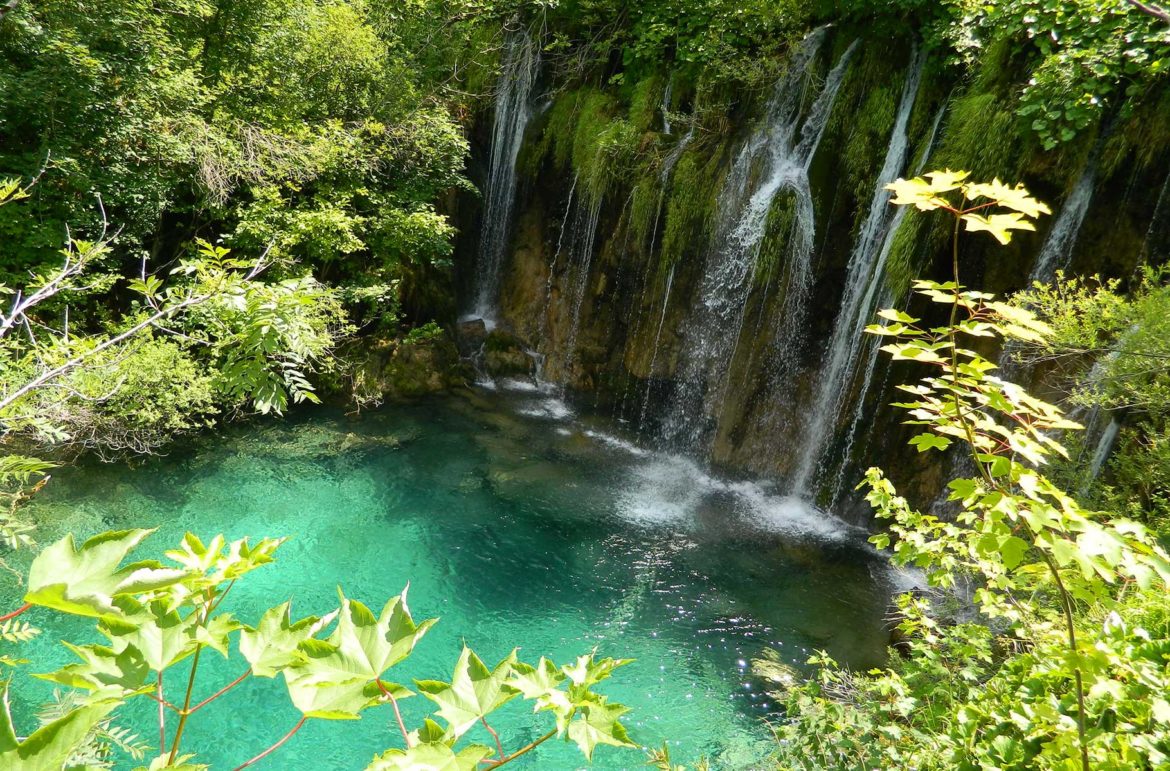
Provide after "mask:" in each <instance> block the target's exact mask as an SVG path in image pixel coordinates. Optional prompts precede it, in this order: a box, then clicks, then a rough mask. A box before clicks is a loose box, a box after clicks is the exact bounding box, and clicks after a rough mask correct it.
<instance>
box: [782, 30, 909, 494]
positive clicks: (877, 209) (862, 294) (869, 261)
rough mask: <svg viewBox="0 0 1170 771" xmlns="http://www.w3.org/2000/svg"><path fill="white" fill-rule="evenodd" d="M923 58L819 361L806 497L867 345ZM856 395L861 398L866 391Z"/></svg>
mask: <svg viewBox="0 0 1170 771" xmlns="http://www.w3.org/2000/svg"><path fill="white" fill-rule="evenodd" d="M924 62H925V56H924V55H923V54H922V52H921V51H920V50H918V49H917V48H916V49H915V51H914V53H913V54H912V55H911V59H910V68H909V71H908V73H907V75H906V82H905V84H904V85H903V87H902V97H901V100H900V102H899V105H898V113H897V117H896V118H895V119H894V128H893V131H892V133H891V135H890V143H889V146H888V148H887V150H886V158H885V161H884V162H883V164H882V169H881V172H880V173H879V175H878V178H877V182H876V183H875V185H874V193H873V198H872V200H871V201H870V205H869V212H868V213H867V214H866V217H865V221H864V222H863V223H862V226H861V231H860V233H859V234H858V237H857V241H856V243H855V244H854V247H853V252H852V254H851V255H850V256H849V262H848V265H847V267H846V276H845V292H844V295H843V296H842V298H841V307H840V310H839V311H838V313H837V320H836V322H835V324H834V325H833V334H832V336H831V338H830V341H829V346H828V349H827V353H826V356H825V358H824V360H823V363H822V365H821V369H820V375H819V378H818V389H817V392H816V398H815V400H814V402H813V405H812V408H811V410H809V411H808V412H807V413H806V415H807V419H806V421H805V425H804V427H803V429H802V430H801V435H802V442H803V448H802V449H803V454H802V456H801V458H800V462H799V463H798V465H797V466H796V470H795V472H794V474H793V477H792V480H791V483H790V485H791V491H792V492H793V494H795V495H800V496H807V495H808V494H809V493H810V492H815V491H812V490H810V489H809V488H810V485H812V484H814V483H815V482H817V481H818V475H819V474H820V473H821V472H822V470H823V465H824V462H825V458H824V455H825V454H826V450H827V448H829V447H830V445H831V444H832V442H831V440H832V438H833V434H834V427H835V426H836V423H837V422H838V419H839V418H840V416H841V413H842V411H843V410H844V408H845V407H846V406H847V405H848V401H849V393H850V391H851V389H850V387H849V385H850V383H851V382H852V380H853V377H854V375H855V368H856V365H857V362H858V361H859V360H860V358H861V356H860V354H861V348H862V347H863V346H864V345H865V335H864V330H865V327H866V325H867V324H869V323H870V320H871V319H872V318H873V314H874V311H875V308H874V305H875V302H876V300H877V292H878V288H879V287H880V286H881V285H882V284H883V282H884V273H885V258H886V257H888V256H889V250H888V249H885V248H884V246H885V244H886V241H887V240H888V239H887V234H888V231H889V230H890V227H891V225H892V224H893V221H894V219H895V209H894V207H892V206H890V204H889V200H890V191H888V190H886V189H885V188H886V185H888V184H889V183H891V182H893V181H894V180H895V179H897V178H898V176H899V175H900V174H901V173H902V170H903V168H904V167H905V165H906V160H907V157H908V156H909V152H910V141H909V136H908V134H907V130H906V129H907V126H908V124H909V122H910V112H911V110H913V109H914V102H915V100H916V99H917V95H918V86H919V83H920V82H921V80H922V69H923V64H924ZM860 398H864V394H862V396H861V397H860Z"/></svg>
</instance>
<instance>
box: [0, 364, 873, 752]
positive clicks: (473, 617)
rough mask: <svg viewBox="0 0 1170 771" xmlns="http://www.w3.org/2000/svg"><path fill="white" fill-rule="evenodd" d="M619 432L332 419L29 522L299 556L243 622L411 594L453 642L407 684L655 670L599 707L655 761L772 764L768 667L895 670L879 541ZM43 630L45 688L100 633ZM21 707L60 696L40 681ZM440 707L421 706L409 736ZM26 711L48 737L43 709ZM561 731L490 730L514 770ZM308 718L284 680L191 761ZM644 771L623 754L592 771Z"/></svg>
mask: <svg viewBox="0 0 1170 771" xmlns="http://www.w3.org/2000/svg"><path fill="white" fill-rule="evenodd" d="M507 385H508V384H505V386H507ZM614 432H615V429H614V428H613V427H612V426H610V425H607V424H605V423H602V422H599V421H595V420H591V419H589V418H584V417H579V416H577V415H575V414H574V412H573V410H572V409H570V408H569V407H568V406H567V405H566V404H565V403H564V402H562V401H560V400H558V399H556V398H553V397H550V396H548V395H545V394H543V393H540V392H539V391H537V390H535V389H533V388H532V387H530V386H527V385H525V384H520V383H513V384H511V388H508V387H504V388H501V389H500V390H499V391H497V392H486V391H477V392H474V393H472V392H467V393H465V394H463V395H459V396H452V397H450V398H444V399H441V400H435V401H429V402H425V403H422V404H419V405H414V406H402V407H391V408H384V409H381V410H378V411H374V412H367V413H364V414H362V415H360V416H346V415H343V414H341V413H339V412H330V411H328V410H324V409H318V410H312V411H308V412H305V413H303V414H301V415H299V416H297V417H296V418H293V419H289V420H285V421H264V422H258V423H255V424H252V425H247V426H240V427H236V428H232V429H230V430H228V431H226V432H225V433H223V434H218V435H215V436H208V437H204V438H201V439H199V440H197V441H195V442H192V443H190V444H187V445H185V446H183V447H181V448H178V449H176V450H174V451H173V452H172V453H171V455H170V456H169V457H166V458H161V459H155V460H151V461H149V462H147V463H144V464H138V465H136V466H134V467H128V466H123V465H99V464H87V465H83V466H82V467H79V468H73V469H67V470H64V471H63V472H62V473H60V474H58V475H57V477H56V478H55V479H54V480H53V482H52V484H51V485H50V486H49V487H48V488H47V489H46V491H45V492H44V493H43V494H42V496H41V497H40V498H39V499H38V500H37V501H36V503H35V506H34V507H32V511H33V513H34V514H35V516H37V517H38V518H40V519H41V520H42V521H44V522H45V524H44V526H43V528H42V531H41V534H40V538H41V540H42V541H47V540H49V539H50V538H53V537H56V535H57V534H58V533H61V532H64V531H65V530H67V529H68V530H73V531H74V532H75V533H77V534H78V535H79V536H88V535H90V534H92V533H95V532H99V531H101V530H104V529H110V528H128V527H142V526H151V525H157V526H158V527H159V532H158V533H157V534H156V535H155V536H153V537H152V538H151V539H150V540H149V541H148V542H147V546H148V548H147V549H146V550H147V551H152V552H154V553H155V554H157V553H158V552H161V550H162V549H164V548H167V547H169V546H171V545H173V544H175V543H176V542H177V541H178V539H179V538H180V537H181V535H182V533H183V532H184V531H186V530H190V531H193V532H195V533H197V534H198V535H200V536H201V537H203V538H205V539H206V538H208V537H210V536H212V535H214V534H215V533H218V532H223V533H225V534H226V535H227V536H228V537H229V538H240V537H243V536H250V537H253V538H258V537H261V536H265V535H270V536H276V535H281V536H289V541H288V543H287V544H285V545H284V546H283V547H282V548H281V550H280V552H279V554H278V560H277V562H276V564H274V565H271V566H267V567H265V568H263V569H261V570H259V571H257V572H255V573H253V574H251V575H249V576H248V578H247V579H246V580H245V581H242V582H241V583H240V584H239V585H238V586H237V587H236V588H235V589H234V590H233V592H232V595H231V597H230V599H229V600H228V602H227V603H226V606H230V608H228V609H230V610H231V611H232V612H233V613H235V614H236V615H237V617H239V618H240V619H241V620H243V621H245V622H254V621H255V620H257V619H258V618H259V615H260V613H261V612H262V610H263V609H264V608H266V607H269V606H270V605H275V604H278V603H279V602H281V601H282V600H283V599H285V598H288V597H291V598H293V601H294V614H295V615H298V616H300V615H307V614H309V613H323V612H326V611H327V610H329V609H331V608H333V607H335V606H336V602H337V600H336V587H337V586H342V587H344V589H345V591H346V593H347V594H348V595H350V596H352V597H354V598H357V599H360V600H362V601H364V602H366V603H367V604H369V605H371V606H377V607H380V606H381V604H382V603H383V602H384V601H385V600H386V598H388V597H389V596H391V595H393V594H396V593H398V592H400V591H401V590H402V588H403V587H404V586H405V585H406V584H407V583H408V582H409V584H410V595H409V596H410V606H411V609H412V611H413V613H414V614H415V617H416V619H421V618H428V617H432V616H438V617H439V618H440V619H441V621H440V622H439V624H438V626H437V627H436V628H435V629H434V630H433V631H432V632H431V633H430V635H428V637H426V638H425V639H424V640H423V642H422V644H421V645H420V647H419V648H418V649H417V651H416V653H415V654H414V656H412V658H411V659H410V660H408V661H407V662H406V663H405V664H403V665H401V666H400V667H399V668H396V669H394V670H391V672H390V673H389V674H388V679H392V680H396V681H399V682H404V683H410V681H411V679H412V678H439V679H449V678H450V667H451V666H452V665H453V663H454V661H455V659H456V657H457V655H458V652H459V649H460V646H461V645H462V644H463V642H464V641H466V642H467V643H468V644H469V645H471V646H472V648H474V649H475V650H476V651H477V652H478V653H480V654H481V655H482V656H483V658H484V659H485V660H489V659H490V661H489V663H494V661H496V660H498V659H499V658H501V657H503V656H504V655H506V654H507V652H508V651H509V650H511V649H512V648H513V647H515V646H520V648H521V657H522V658H525V659H526V660H529V661H535V660H536V659H537V658H538V657H539V656H540V655H541V654H545V655H550V656H552V657H554V658H556V659H558V660H562V661H567V660H569V659H570V658H571V657H573V656H575V655H577V654H580V653H584V652H588V651H589V650H591V649H593V648H597V649H598V651H599V653H600V654H602V655H613V656H621V657H628V658H634V659H636V662H635V663H634V664H632V665H630V666H628V667H626V668H625V669H622V670H620V671H619V672H618V674H617V675H616V676H615V678H614V679H613V680H611V681H609V682H608V683H607V684H606V686H607V687H603V688H602V690H603V691H604V692H606V693H608V694H609V695H610V696H611V698H612V699H614V700H616V701H620V702H622V703H624V704H627V705H629V706H630V707H631V708H632V709H633V711H632V712H631V713H630V715H628V716H627V717H628V720H627V725H628V727H629V729H630V734H631V736H632V737H633V738H634V740H635V741H638V742H639V743H641V744H643V745H647V746H659V745H661V744H662V743H663V742H664V741H666V742H669V743H670V745H671V747H672V753H673V755H674V759H675V761H676V762H693V761H694V760H696V759H697V758H698V757H700V756H707V757H709V758H710V759H711V760H712V766H713V767H714V768H719V769H737V768H743V769H746V768H754V767H756V766H757V764H759V763H760V762H761V760H762V759H763V758H765V757H766V755H767V752H768V748H769V744H770V734H769V732H768V730H767V728H766V724H765V722H764V721H765V720H766V719H768V718H772V717H775V715H774V712H773V709H774V707H773V705H772V704H771V703H770V702H769V700H768V698H767V696H766V695H765V694H764V693H763V692H762V690H761V687H760V686H761V684H760V683H759V682H758V681H757V680H755V679H754V678H753V677H752V676H751V674H750V662H751V659H752V658H753V657H755V656H758V655H759V653H760V651H761V650H762V649H763V648H765V647H771V648H775V649H776V650H778V651H779V652H780V654H781V656H782V657H783V658H784V659H786V660H787V661H790V662H792V663H794V664H798V665H799V664H802V663H803V662H804V660H805V659H806V658H807V657H808V655H809V653H810V652H811V651H812V650H814V649H827V650H828V651H829V652H830V653H832V654H833V655H834V656H835V657H836V658H838V660H841V661H843V662H846V663H849V664H852V665H855V666H869V665H872V664H875V663H877V662H879V661H880V660H881V658H882V655H883V648H884V644H885V641H886V634H885V632H884V631H883V624H882V616H883V614H884V612H885V609H886V607H887V601H888V597H889V593H890V586H889V578H888V575H887V573H886V569H885V567H884V564H883V563H882V561H881V560H880V559H878V558H877V557H876V556H875V555H874V554H873V552H872V551H871V550H870V549H869V548H868V547H867V546H865V544H864V534H862V533H859V532H857V531H855V530H852V529H850V528H848V527H846V526H845V525H843V524H842V523H841V522H839V521H837V520H835V519H834V518H832V517H831V516H829V515H827V514H825V513H822V512H818V511H816V510H814V509H811V508H809V507H807V506H806V505H804V504H801V503H799V502H797V501H795V500H792V499H785V498H782V497H779V496H777V495H774V494H773V493H771V492H770V491H769V490H768V489H767V488H766V487H765V486H760V485H756V484H752V483H747V482H726V481H721V480H718V479H715V478H713V477H711V476H709V475H708V474H706V473H704V472H703V471H702V470H701V469H700V468H699V467H698V466H696V465H695V464H693V463H691V462H688V461H686V460H683V459H681V458H674V457H666V456H661V455H655V454H651V453H648V452H645V451H643V450H641V449H639V448H637V447H635V446H633V445H631V444H629V443H627V442H626V441H624V440H623V439H621V438H620V436H618V435H617V434H616V433H614ZM7 602H8V603H11V602H12V600H11V599H9V600H7ZM226 606H225V607H226ZM36 622H37V623H38V624H39V625H41V626H43V627H44V628H45V630H46V633H45V634H43V635H42V636H41V637H40V638H37V640H35V641H34V642H33V643H30V644H29V645H27V646H26V647H25V648H24V649H23V651H22V653H23V655H26V656H27V657H28V658H30V659H32V661H33V664H32V666H31V670H32V671H46V670H47V669H49V668H51V667H53V666H56V665H58V664H59V663H64V662H66V661H68V660H69V655H68V654H67V653H66V652H64V651H63V650H62V649H61V647H60V645H59V644H58V642H57V641H58V640H59V639H61V638H62V637H64V636H66V635H69V636H71V638H73V639H76V638H77V637H79V636H84V637H85V638H86V639H94V636H93V635H94V633H92V631H87V630H91V625H90V624H86V623H83V622H78V621H74V620H61V619H54V618H52V617H51V616H49V615H48V614H46V613H44V612H42V611H39V612H38V614H37V617H36ZM211 661H212V665H211V666H209V667H208V668H207V671H206V672H204V670H203V668H201V669H200V673H201V674H200V677H201V681H200V683H199V686H198V687H197V693H201V694H204V695H206V694H210V693H212V692H213V691H214V690H216V689H217V688H218V687H219V686H220V685H222V684H224V683H226V682H227V681H229V680H230V679H232V678H233V677H234V676H235V675H236V674H238V672H237V671H235V670H236V669H239V668H240V667H239V663H240V662H239V661H236V662H235V663H233V664H231V665H230V666H229V665H225V664H223V663H222V662H220V661H218V660H216V659H214V658H213V659H211ZM22 675H23V673H22ZM184 677H185V675H183V674H181V673H176V674H175V675H172V676H171V681H172V682H176V683H177V682H178V681H179V680H180V679H182V678H184ZM18 690H19V691H20V695H22V696H23V697H24V698H25V699H29V698H30V697H32V698H40V697H42V696H44V695H45V690H44V689H39V688H38V687H36V686H30V685H28V680H27V678H24V679H22V687H21V688H20V689H18ZM168 693H170V692H169V691H168ZM174 698H178V695H177V694H175V695H174ZM197 698H199V697H198V696H197ZM427 704H428V703H427V702H424V701H423V700H422V699H421V698H418V699H411V700H409V701H407V702H405V703H404V705H403V706H404V708H405V712H406V715H407V721H408V723H412V724H414V725H417V724H418V723H419V722H420V721H421V715H422V714H423V710H424V709H425V707H426V706H427ZM17 707H18V711H20V712H23V713H24V714H25V715H27V711H28V705H27V704H24V705H21V704H20V703H18V705H17ZM22 707H23V708H22ZM151 714H152V713H151V711H150V709H149V703H147V702H145V701H144V702H143V703H142V704H141V705H140V707H139V708H137V709H132V710H131V711H130V712H128V713H127V715H126V717H125V719H124V722H129V723H134V724H135V726H136V727H138V728H139V729H140V732H141V734H142V736H143V738H144V739H146V740H149V739H150V737H152V736H154V737H157V733H156V730H155V728H154V725H155V724H154V723H153V722H151ZM545 717H546V716H539V717H534V716H533V715H531V714H530V713H529V712H528V710H527V708H526V707H525V706H524V705H523V704H522V703H521V702H518V701H517V702H513V703H512V704H510V705H508V706H507V707H505V708H504V710H503V712H502V714H501V716H500V717H497V718H496V719H495V721H494V724H495V726H496V727H497V728H498V729H499V730H500V733H501V735H502V736H503V737H504V740H505V744H506V746H508V747H512V748H518V747H520V746H522V745H523V744H525V743H527V742H528V741H530V740H531V739H533V738H536V737H537V736H539V735H540V734H542V733H543V732H544V731H545V730H547V729H546V728H545V722H544V720H545ZM296 720H297V713H296V712H295V710H294V709H293V708H292V706H291V705H290V704H289V702H288V698H287V695H286V694H285V691H284V686H283V682H282V681H280V680H275V681H254V682H249V683H247V684H245V685H243V686H241V687H239V688H237V689H235V690H234V691H232V692H230V693H229V694H228V695H226V696H225V697H224V698H222V699H221V700H219V701H218V702H216V703H215V704H213V705H212V706H211V707H208V708H207V709H206V710H204V711H203V712H201V713H199V714H198V715H196V717H195V718H193V719H192V725H191V727H190V729H189V732H188V738H187V740H186V742H185V748H186V749H189V750H191V751H195V752H198V754H199V757H198V759H199V760H200V761H202V762H209V763H211V764H212V766H213V768H217V769H219V768H229V769H230V768H233V767H234V766H236V765H238V764H239V763H241V762H243V761H244V760H246V759H247V758H249V757H251V756H252V755H253V754H255V753H256V752H259V751H260V750H261V749H263V748H265V747H266V746H267V745H268V744H270V743H271V742H272V741H273V740H274V739H275V738H277V737H279V736H280V735H282V734H283V733H284V732H285V731H287V730H288V729H289V728H290V727H291V726H292V725H293V724H295V722H296ZM392 720H393V718H392V716H391V714H390V713H389V712H388V711H383V710H381V709H379V710H374V711H370V712H367V713H366V717H365V718H363V719H362V720H360V721H352V722H332V723H325V722H321V721H312V722H310V723H309V724H308V725H307V726H306V727H305V729H303V730H302V731H301V732H300V733H299V734H298V735H297V736H296V737H295V738H294V739H293V740H292V741H290V742H289V743H288V744H287V745H285V746H284V747H283V748H281V749H280V750H279V752H278V754H276V755H274V756H271V757H270V758H269V759H267V760H265V761H263V764H262V765H261V766H260V767H266V768H273V769H277V768H280V769H293V768H298V769H299V768H310V767H311V768H313V769H316V770H319V771H328V770H330V769H338V770H341V769H360V768H363V767H364V766H365V764H366V763H367V762H368V761H369V759H370V758H371V757H372V756H373V755H374V754H375V753H377V752H380V751H382V750H384V749H386V748H387V747H390V746H395V740H396V739H397V737H398V734H397V730H396V729H394V728H393V726H392ZM473 736H474V737H476V738H478V739H480V740H481V741H485V743H488V737H487V735H486V733H484V735H483V736H479V735H478V734H476V733H475V732H473ZM643 762H644V758H643V756H642V755H641V753H639V752H637V751H634V750H617V749H613V748H604V747H603V748H599V750H598V752H597V754H596V755H595V762H594V767H595V768H602V769H619V768H637V767H640V766H641V765H642V763H643ZM583 766H584V763H583V759H582V758H581V756H580V755H579V754H578V753H577V751H576V748H575V747H573V746H570V745H562V744H558V743H552V742H550V743H548V744H546V745H544V746H542V747H541V748H540V749H539V750H538V751H537V752H535V753H532V754H531V755H530V756H528V757H527V758H526V759H523V760H522V761H518V762H516V763H514V764H513V767H517V768H530V769H535V768H541V769H572V768H579V767H583Z"/></svg>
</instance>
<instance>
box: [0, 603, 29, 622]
mask: <svg viewBox="0 0 1170 771" xmlns="http://www.w3.org/2000/svg"><path fill="white" fill-rule="evenodd" d="M31 607H32V603H30V602H26V603H25V604H24V605H21V606H20V607H19V608H17V609H16V610H14V611H12V612H11V613H5V614H4V615H3V616H0V623H3V622H5V621H8V620H10V619H14V618H16V617H17V616H19V615H20V614H21V613H24V612H25V611H26V610H28V609H29V608H31Z"/></svg>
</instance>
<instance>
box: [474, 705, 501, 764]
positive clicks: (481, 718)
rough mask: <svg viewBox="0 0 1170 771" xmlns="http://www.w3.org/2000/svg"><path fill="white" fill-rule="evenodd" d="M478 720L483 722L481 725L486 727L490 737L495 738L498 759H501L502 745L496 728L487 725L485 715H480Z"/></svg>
mask: <svg viewBox="0 0 1170 771" xmlns="http://www.w3.org/2000/svg"><path fill="white" fill-rule="evenodd" d="M479 722H481V723H483V727H484V728H486V729H487V730H488V733H489V734H491V735H492V738H493V739H495V740H496V751H497V752H498V753H499V754H500V760H503V759H504V745H503V744H501V743H500V735H499V734H498V733H496V730H495V729H494V728H492V727H491V726H490V725H488V721H487V717H486V716H484V715H480V716H479Z"/></svg>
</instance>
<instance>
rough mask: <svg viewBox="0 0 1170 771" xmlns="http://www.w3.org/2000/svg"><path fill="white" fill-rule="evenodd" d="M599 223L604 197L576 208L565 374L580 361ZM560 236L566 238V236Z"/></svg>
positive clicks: (570, 254) (569, 267)
mask: <svg viewBox="0 0 1170 771" xmlns="http://www.w3.org/2000/svg"><path fill="white" fill-rule="evenodd" d="M600 220H601V196H595V197H593V198H591V200H589V201H588V202H587V203H585V204H584V205H582V204H581V203H579V204H578V205H577V209H576V215H575V217H574V218H573V233H572V239H573V240H572V245H571V247H570V252H569V259H570V264H569V265H568V271H569V273H570V274H571V279H572V280H571V290H570V293H569V298H568V299H569V308H570V312H571V317H570V319H571V321H570V323H569V333H568V336H567V337H566V338H565V350H564V365H563V371H564V373H565V375H569V374H571V372H572V369H573V365H574V364H575V363H576V360H577V335H578V333H579V332H580V329H581V308H582V306H583V305H584V304H585V298H586V296H587V295H588V294H589V268H590V266H591V265H592V264H593V246H594V244H595V242H596V241H597V228H598V223H599V222H600ZM561 235H562V237H563V236H564V234H563V233H562V234H561ZM567 277H568V276H567Z"/></svg>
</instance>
